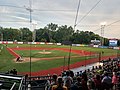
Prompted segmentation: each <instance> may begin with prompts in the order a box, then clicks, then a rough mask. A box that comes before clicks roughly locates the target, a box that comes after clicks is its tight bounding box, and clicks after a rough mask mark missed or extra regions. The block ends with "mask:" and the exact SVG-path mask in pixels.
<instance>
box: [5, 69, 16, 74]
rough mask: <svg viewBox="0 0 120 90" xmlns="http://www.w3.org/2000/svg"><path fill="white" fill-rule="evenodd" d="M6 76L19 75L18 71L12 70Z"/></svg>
mask: <svg viewBox="0 0 120 90" xmlns="http://www.w3.org/2000/svg"><path fill="white" fill-rule="evenodd" d="M6 74H12V75H17V70H16V69H12V70H10V71H7V72H6Z"/></svg>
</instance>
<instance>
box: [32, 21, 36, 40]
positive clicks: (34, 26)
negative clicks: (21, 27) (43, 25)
mask: <svg viewBox="0 0 120 90" xmlns="http://www.w3.org/2000/svg"><path fill="white" fill-rule="evenodd" d="M32 26H33V35H32V40H33V42H35V41H36V26H37V23H36V22H34V23H32Z"/></svg>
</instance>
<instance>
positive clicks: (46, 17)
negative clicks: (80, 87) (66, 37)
mask: <svg viewBox="0 0 120 90" xmlns="http://www.w3.org/2000/svg"><path fill="white" fill-rule="evenodd" d="M78 1H79V0H31V4H32V10H33V11H32V23H34V24H36V28H37V29H38V28H43V27H44V26H46V25H47V24H49V23H55V24H58V25H59V26H60V25H68V26H74V22H75V16H76V11H77V7H78ZM99 1H100V2H99ZM97 2H99V3H98V4H97V6H96V7H95V8H94V9H92V8H93V7H94V5H95V4H96V3H97ZM29 6H30V5H29V0H0V26H1V27H8V28H9V27H12V28H22V27H28V28H30V23H29V20H30V14H29V11H28V10H27V9H26V8H29ZM91 9H92V10H91ZM90 10H91V11H90ZM89 11H90V12H89ZM88 12H89V14H88V15H87V16H86V17H85V18H84V19H82V21H80V20H81V18H83V17H84V16H85V15H86V14H87V13H88ZM102 22H106V27H105V28H104V37H107V38H118V39H120V0H81V3H80V8H79V14H78V18H77V26H76V28H75V30H80V31H92V32H94V33H96V34H99V35H101V30H100V28H101V24H100V23H102Z"/></svg>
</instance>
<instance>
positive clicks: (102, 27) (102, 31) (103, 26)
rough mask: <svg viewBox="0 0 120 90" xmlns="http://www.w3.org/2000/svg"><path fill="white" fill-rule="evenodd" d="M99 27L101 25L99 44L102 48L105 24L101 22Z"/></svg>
mask: <svg viewBox="0 0 120 90" xmlns="http://www.w3.org/2000/svg"><path fill="white" fill-rule="evenodd" d="M100 25H101V40H100V42H101V46H103V45H104V29H105V26H106V22H102V23H100Z"/></svg>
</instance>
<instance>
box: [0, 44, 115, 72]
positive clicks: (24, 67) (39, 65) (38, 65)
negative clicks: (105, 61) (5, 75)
mask: <svg viewBox="0 0 120 90" xmlns="http://www.w3.org/2000/svg"><path fill="white" fill-rule="evenodd" d="M7 46H8V47H17V46H18V45H7ZM35 46H36V47H47V48H70V46H56V45H31V46H30V45H26V44H24V45H19V47H35ZM1 47H4V48H3V49H2V52H1V53H0V72H5V71H7V70H11V69H13V68H16V69H17V70H18V71H19V72H26V71H27V72H28V71H29V67H30V64H29V62H26V63H15V62H14V61H13V59H14V57H13V56H12V55H11V54H10V53H9V52H8V51H7V50H6V46H3V45H0V48H1ZM72 49H75V50H87V51H91V52H97V53H99V52H102V51H104V54H103V55H104V56H107V55H116V50H112V49H99V48H91V47H72ZM16 52H17V53H19V54H23V55H24V56H25V57H29V54H30V53H29V50H28V51H25V50H24V51H16ZM38 52H39V50H32V51H31V54H32V57H37V58H40V57H53V56H68V55H69V52H63V51H54V50H53V51H51V52H52V53H53V55H50V54H49V55H41V54H38ZM72 55H73V56H74V55H75V56H76V54H73V53H72V54H71V56H72ZM93 58H94V57H93ZM87 59H88V58H87ZM81 60H85V57H76V58H71V62H70V63H71V64H73V63H76V62H79V61H81ZM67 62H68V59H67V58H66V59H65V64H66V65H67ZM63 63H64V59H55V60H50V61H44V60H41V61H36V62H32V71H40V70H47V69H49V68H54V67H59V66H63Z"/></svg>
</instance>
